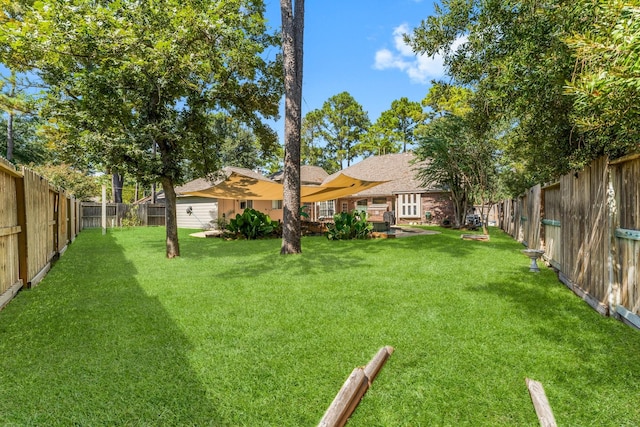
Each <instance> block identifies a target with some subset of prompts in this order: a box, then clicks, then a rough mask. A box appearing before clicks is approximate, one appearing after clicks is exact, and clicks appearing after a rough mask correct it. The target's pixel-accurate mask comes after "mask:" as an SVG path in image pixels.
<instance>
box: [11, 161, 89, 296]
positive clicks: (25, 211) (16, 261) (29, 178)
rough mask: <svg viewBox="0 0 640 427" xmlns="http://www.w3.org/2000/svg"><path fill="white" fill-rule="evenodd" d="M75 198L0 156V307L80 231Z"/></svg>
mask: <svg viewBox="0 0 640 427" xmlns="http://www.w3.org/2000/svg"><path fill="white" fill-rule="evenodd" d="M79 205H80V204H79V202H78V201H76V200H75V199H74V198H73V197H71V196H68V195H67V194H65V192H64V190H62V189H59V188H54V187H53V186H51V185H50V184H49V182H48V181H47V180H46V179H45V178H43V177H41V176H39V175H37V174H36V173H35V172H33V171H31V170H29V169H27V168H22V170H20V171H19V170H16V168H15V167H14V166H13V165H12V164H10V163H9V162H7V161H6V160H4V159H1V158H0V308H1V307H2V306H4V304H6V303H7V302H8V301H9V300H10V299H11V298H12V297H13V296H14V295H15V294H16V293H17V292H18V290H19V289H20V288H22V287H30V286H33V285H35V284H37V283H38V282H39V281H40V280H41V279H42V277H44V275H45V274H46V273H47V271H48V270H49V268H50V266H51V261H52V260H53V259H54V258H55V257H57V256H58V255H59V254H61V253H63V252H64V251H65V249H66V247H67V245H68V244H69V243H70V242H72V241H73V240H74V239H75V237H76V235H77V234H78V232H79V231H80V224H79V221H78V218H79V216H78V215H79Z"/></svg>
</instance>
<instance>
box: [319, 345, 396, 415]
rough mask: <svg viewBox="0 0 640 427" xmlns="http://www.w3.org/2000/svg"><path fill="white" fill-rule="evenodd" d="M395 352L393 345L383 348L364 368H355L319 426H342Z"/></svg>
mask: <svg viewBox="0 0 640 427" xmlns="http://www.w3.org/2000/svg"><path fill="white" fill-rule="evenodd" d="M391 353H393V347H391V346H386V347H383V348H381V349H380V350H379V351H378V353H377V354H376V355H375V356H374V357H373V359H371V361H370V362H369V363H368V364H367V366H365V367H364V368H362V367H358V368H355V369H354V370H353V372H352V373H351V375H349V378H347V380H346V381H345V383H344V384H343V385H342V388H341V389H340V391H339V392H338V394H337V395H336V397H335V399H333V402H331V405H329V408H328V409H327V412H325V414H324V416H323V417H322V419H321V420H320V423H319V424H318V427H342V426H344V425H345V424H346V423H347V420H348V419H349V417H350V416H351V414H352V413H353V411H355V410H356V407H357V406H358V404H359V403H360V400H361V399H362V397H363V396H364V394H365V393H366V392H367V390H368V389H369V386H371V383H372V382H373V380H374V379H375V377H376V376H377V375H378V372H380V370H381V369H382V366H383V365H384V364H385V362H386V361H387V359H388V358H389V356H390V355H391Z"/></svg>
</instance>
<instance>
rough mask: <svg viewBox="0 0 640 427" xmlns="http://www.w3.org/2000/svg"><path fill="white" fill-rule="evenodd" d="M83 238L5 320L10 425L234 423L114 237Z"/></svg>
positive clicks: (3, 390) (1, 374) (0, 399)
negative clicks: (221, 410) (219, 406)
mask: <svg viewBox="0 0 640 427" xmlns="http://www.w3.org/2000/svg"><path fill="white" fill-rule="evenodd" d="M83 234H84V235H80V236H79V237H78V239H77V240H76V242H74V244H72V245H71V246H70V247H69V249H68V251H67V253H66V254H65V256H64V257H62V258H61V259H60V260H59V261H58V263H57V264H56V266H55V267H54V268H53V269H52V270H51V272H50V273H49V275H48V276H47V277H46V278H45V279H44V280H43V281H42V283H41V284H40V285H39V286H38V287H37V288H35V289H33V290H29V291H25V292H22V293H21V294H19V295H18V296H17V298H16V299H15V300H14V301H12V302H11V304H9V305H8V306H7V307H6V309H5V310H3V311H2V312H0V358H1V359H2V361H3V366H2V369H1V370H0V384H1V386H0V413H1V414H2V422H3V423H8V424H15V425H211V424H213V425H221V424H225V421H224V419H222V418H221V415H220V414H219V412H218V409H217V408H216V407H214V405H213V402H211V401H210V400H209V399H208V397H207V391H206V389H205V388H204V387H203V386H202V384H201V383H200V382H199V380H198V375H197V374H196V372H194V371H192V370H191V369H190V364H189V358H188V353H189V351H190V350H191V345H190V343H189V340H188V338H187V337H186V336H185V335H184V334H183V333H182V332H181V330H180V329H179V328H178V327H177V325H176V324H175V323H174V321H173V320H172V319H171V317H170V316H169V314H168V313H167V312H166V311H165V309H164V308H163V306H162V304H161V303H160V302H159V301H158V300H157V298H155V297H150V296H148V295H146V294H145V292H144V290H143V289H142V288H141V287H140V286H139V284H138V283H137V282H136V280H135V275H136V269H135V267H133V265H132V264H131V263H130V262H129V261H127V259H126V258H125V257H124V256H123V254H122V250H121V249H120V247H119V246H118V245H117V244H116V243H115V241H114V238H113V237H112V236H110V235H106V236H102V238H100V239H95V238H94V237H93V236H91V235H89V233H86V232H85V233H83ZM80 253H81V254H82V255H79V254H80ZM87 279H88V280H87ZM227 424H228V422H227Z"/></svg>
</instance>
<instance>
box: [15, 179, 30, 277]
mask: <svg viewBox="0 0 640 427" xmlns="http://www.w3.org/2000/svg"><path fill="white" fill-rule="evenodd" d="M16 204H17V205H18V206H16V211H17V214H18V226H19V227H20V233H19V234H18V270H19V273H18V274H19V275H20V278H21V279H22V287H23V288H24V289H26V288H27V287H28V284H29V265H28V264H27V261H28V257H27V233H28V232H29V230H28V229H27V202H26V198H25V193H24V175H22V174H21V175H20V177H16Z"/></svg>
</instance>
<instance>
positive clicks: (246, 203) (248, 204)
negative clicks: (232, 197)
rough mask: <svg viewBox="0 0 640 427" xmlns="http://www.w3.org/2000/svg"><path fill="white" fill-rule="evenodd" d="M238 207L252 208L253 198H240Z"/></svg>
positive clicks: (242, 208) (243, 208)
mask: <svg viewBox="0 0 640 427" xmlns="http://www.w3.org/2000/svg"><path fill="white" fill-rule="evenodd" d="M240 209H241V210H245V209H253V200H240Z"/></svg>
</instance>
